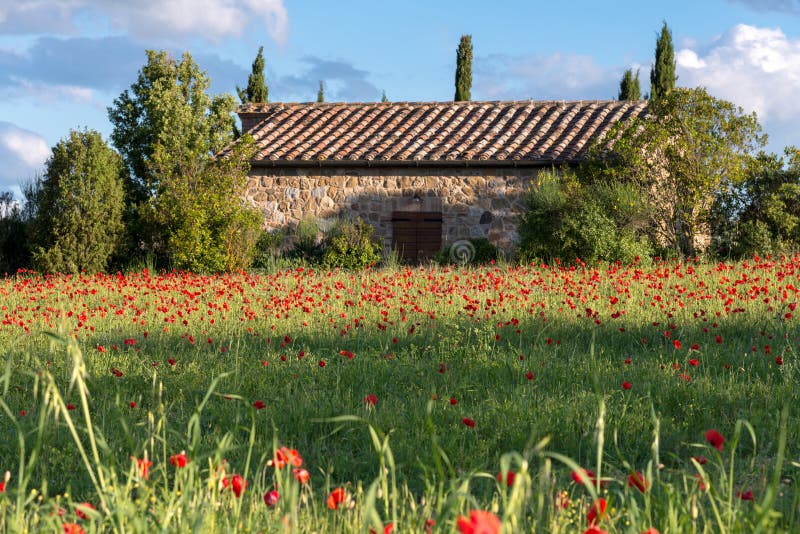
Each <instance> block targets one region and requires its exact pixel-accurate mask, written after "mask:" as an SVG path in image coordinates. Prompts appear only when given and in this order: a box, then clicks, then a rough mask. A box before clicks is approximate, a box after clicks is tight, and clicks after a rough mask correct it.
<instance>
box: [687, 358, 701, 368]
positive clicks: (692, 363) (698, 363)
mask: <svg viewBox="0 0 800 534" xmlns="http://www.w3.org/2000/svg"><path fill="white" fill-rule="evenodd" d="M689 365H691V366H692V367H697V366H698V365H700V362H699V361H698V360H697V358H692V359H691V360H689Z"/></svg>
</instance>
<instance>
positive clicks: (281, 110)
mask: <svg viewBox="0 0 800 534" xmlns="http://www.w3.org/2000/svg"><path fill="white" fill-rule="evenodd" d="M646 108H647V103H646V102H643V101H625V102H620V101H616V100H609V101H577V102H536V101H511V102H387V103H310V104H295V103H275V104H247V105H244V106H241V107H240V108H239V111H238V113H239V116H240V117H241V118H242V125H243V128H244V129H245V130H246V131H247V133H250V134H251V135H252V136H253V137H254V138H255V140H256V144H257V146H258V148H259V151H258V154H257V155H256V157H255V159H254V162H258V161H261V162H263V163H265V164H270V163H271V164H289V163H302V162H314V163H316V162H330V163H338V164H345V163H348V162H349V163H352V164H357V163H359V162H370V163H373V162H374V163H378V162H386V163H393V162H397V163H415V162H417V163H425V162H427V163H442V162H453V163H458V162H465V163H470V162H472V163H475V162H481V163H484V164H491V163H501V162H502V163H529V164H557V163H566V162H570V161H577V160H580V159H581V158H583V157H584V156H585V153H586V149H587V148H588V146H589V144H590V142H591V141H593V140H595V139H599V138H602V137H603V136H605V135H606V134H607V133H608V130H609V129H610V128H611V126H612V125H613V124H614V123H616V122H618V121H620V120H626V119H628V118H631V117H636V116H640V115H643V114H644V113H645V111H646ZM226 151H227V149H226ZM226 151H223V154H224V153H225V152H226Z"/></svg>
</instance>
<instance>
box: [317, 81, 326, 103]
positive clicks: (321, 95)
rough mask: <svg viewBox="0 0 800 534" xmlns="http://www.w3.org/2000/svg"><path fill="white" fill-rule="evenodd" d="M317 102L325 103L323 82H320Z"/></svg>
mask: <svg viewBox="0 0 800 534" xmlns="http://www.w3.org/2000/svg"><path fill="white" fill-rule="evenodd" d="M317 102H325V89H324V88H323V86H322V80H320V81H319V90H317Z"/></svg>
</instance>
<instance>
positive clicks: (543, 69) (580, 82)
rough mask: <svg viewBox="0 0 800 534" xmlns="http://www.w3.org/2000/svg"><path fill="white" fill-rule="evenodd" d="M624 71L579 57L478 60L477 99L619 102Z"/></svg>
mask: <svg viewBox="0 0 800 534" xmlns="http://www.w3.org/2000/svg"><path fill="white" fill-rule="evenodd" d="M624 70H625V69H624V68H613V69H612V68H607V67H603V66H600V65H598V64H596V63H595V62H594V60H593V58H592V57H591V56H584V55H578V54H560V53H556V54H550V55H539V54H530V55H521V56H510V55H506V54H494V55H491V56H486V57H478V58H476V62H475V74H474V75H473V83H474V88H475V90H474V95H473V96H476V97H477V98H481V99H487V100H499V99H513V100H519V99H534V100H546V99H556V100H568V99H589V100H598V99H599V100H605V99H610V98H615V97H616V94H617V90H618V84H619V79H620V77H621V76H622V73H623V71H624Z"/></svg>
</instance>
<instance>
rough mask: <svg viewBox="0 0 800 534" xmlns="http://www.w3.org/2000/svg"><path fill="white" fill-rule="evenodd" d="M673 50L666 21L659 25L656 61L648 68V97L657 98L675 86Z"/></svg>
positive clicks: (670, 33)
mask: <svg viewBox="0 0 800 534" xmlns="http://www.w3.org/2000/svg"><path fill="white" fill-rule="evenodd" d="M677 80H678V77H677V76H676V75H675V50H674V49H673V48H672V32H670V31H669V28H668V27H667V22H666V21H664V25H663V26H662V27H661V35H659V36H658V40H657V41H656V62H655V64H654V65H653V68H652V69H651V70H650V98H651V99H652V100H658V99H659V98H661V97H663V96H666V94H667V93H669V92H670V91H671V90H672V89H674V88H675V82H676V81H677Z"/></svg>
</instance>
